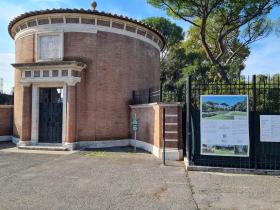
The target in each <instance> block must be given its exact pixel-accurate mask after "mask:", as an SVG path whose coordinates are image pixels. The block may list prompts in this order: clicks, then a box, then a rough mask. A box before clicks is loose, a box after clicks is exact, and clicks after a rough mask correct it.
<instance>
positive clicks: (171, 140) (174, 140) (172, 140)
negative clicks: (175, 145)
mask: <svg viewBox="0 0 280 210" xmlns="http://www.w3.org/2000/svg"><path fill="white" fill-rule="evenodd" d="M165 141H168V142H178V139H165Z"/></svg>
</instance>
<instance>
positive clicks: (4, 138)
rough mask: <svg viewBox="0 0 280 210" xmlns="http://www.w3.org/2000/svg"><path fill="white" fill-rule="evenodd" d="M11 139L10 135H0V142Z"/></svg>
mask: <svg viewBox="0 0 280 210" xmlns="http://www.w3.org/2000/svg"><path fill="white" fill-rule="evenodd" d="M11 140H12V137H11V136H0V142H4V141H11Z"/></svg>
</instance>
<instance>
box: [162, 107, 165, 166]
mask: <svg viewBox="0 0 280 210" xmlns="http://www.w3.org/2000/svg"><path fill="white" fill-rule="evenodd" d="M162 122H163V123H162V124H163V165H165V108H164V107H163V119H162Z"/></svg>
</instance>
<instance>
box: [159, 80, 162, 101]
mask: <svg viewBox="0 0 280 210" xmlns="http://www.w3.org/2000/svg"><path fill="white" fill-rule="evenodd" d="M159 102H162V83H160V98H159Z"/></svg>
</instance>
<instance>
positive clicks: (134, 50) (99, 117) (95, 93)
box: [13, 32, 160, 141]
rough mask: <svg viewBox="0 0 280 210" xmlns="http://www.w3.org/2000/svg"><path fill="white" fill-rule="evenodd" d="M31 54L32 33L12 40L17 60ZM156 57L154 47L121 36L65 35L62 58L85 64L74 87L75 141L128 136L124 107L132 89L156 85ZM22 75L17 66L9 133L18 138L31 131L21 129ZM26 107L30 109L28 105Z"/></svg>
mask: <svg viewBox="0 0 280 210" xmlns="http://www.w3.org/2000/svg"><path fill="white" fill-rule="evenodd" d="M34 52H35V36H33V35H32V36H26V37H23V38H19V39H17V40H16V63H29V62H35V53H34ZM159 57H160V53H159V51H158V50H157V49H156V48H155V47H153V46H152V45H150V44H148V43H146V42H144V41H141V40H138V39H135V38H130V37H127V36H124V35H119V34H114V33H108V32H98V33H97V34H91V33H72V32H71V33H70V32H68V33H64V60H78V61H82V62H84V63H86V64H87V68H86V70H84V71H83V72H82V73H80V74H81V79H82V80H81V83H79V84H78V85H77V95H76V97H77V122H76V123H77V132H76V136H77V140H80V141H87V140H88V141H92V140H107V139H108V140H111V139H126V138H129V132H130V124H129V120H130V110H129V106H128V105H129V102H130V100H131V98H132V91H133V90H139V89H146V88H149V87H154V86H159V83H160V74H159V73H160V72H159V71H160V69H159V67H160V63H159V60H160V59H159ZM20 76H21V75H20V71H19V70H15V98H14V99H15V102H14V129H13V135H14V136H15V137H19V136H20V134H22V133H25V136H24V139H28V138H29V139H30V137H29V136H30V131H28V132H22V123H23V113H24V110H22V109H23V96H22V92H23V89H22V87H21V85H20V84H19V82H20ZM30 94H31V93H30ZM30 96H31V95H30ZM28 100H29V99H28ZM29 102H30V101H28V103H29ZM28 106H29V110H31V109H32V108H31V103H30V105H28ZM24 122H25V123H28V125H29V126H27V128H28V129H30V126H31V118H30V120H29V121H28V120H26V118H25V120H24ZM28 135H29V136H28Z"/></svg>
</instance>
